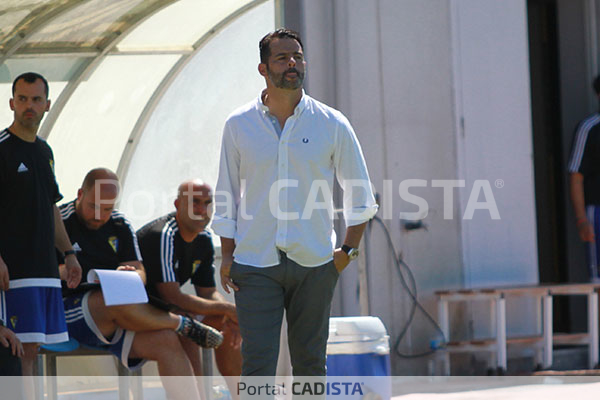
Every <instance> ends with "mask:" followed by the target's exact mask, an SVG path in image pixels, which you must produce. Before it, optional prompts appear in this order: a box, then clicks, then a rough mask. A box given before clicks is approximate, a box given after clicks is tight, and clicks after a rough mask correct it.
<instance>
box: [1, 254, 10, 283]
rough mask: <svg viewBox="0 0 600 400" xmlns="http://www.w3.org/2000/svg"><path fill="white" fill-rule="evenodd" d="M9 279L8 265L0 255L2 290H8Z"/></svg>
mask: <svg viewBox="0 0 600 400" xmlns="http://www.w3.org/2000/svg"><path fill="white" fill-rule="evenodd" d="M9 281H10V279H9V276H8V267H7V266H6V264H5V263H4V260H3V259H2V258H1V257H0V290H8V283H9Z"/></svg>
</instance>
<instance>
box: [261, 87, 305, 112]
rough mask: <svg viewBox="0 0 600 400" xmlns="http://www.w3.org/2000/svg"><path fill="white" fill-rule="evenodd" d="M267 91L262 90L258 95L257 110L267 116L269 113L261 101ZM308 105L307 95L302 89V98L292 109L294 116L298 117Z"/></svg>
mask: <svg viewBox="0 0 600 400" xmlns="http://www.w3.org/2000/svg"><path fill="white" fill-rule="evenodd" d="M266 90H267V89H264V90H262V91H261V92H260V94H259V95H258V100H257V101H258V109H259V110H261V111H262V112H263V113H265V114H267V113H269V107H267V106H266V105H265V104H264V103H263V101H262V98H263V95H264V93H265V92H266ZM307 104H308V95H307V94H306V93H305V92H304V89H302V97H301V98H300V101H299V102H298V105H297V106H296V108H295V109H294V115H295V116H297V115H300V113H302V111H304V109H305V108H306V106H307Z"/></svg>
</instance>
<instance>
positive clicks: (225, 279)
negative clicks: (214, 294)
mask: <svg viewBox="0 0 600 400" xmlns="http://www.w3.org/2000/svg"><path fill="white" fill-rule="evenodd" d="M232 264H233V257H229V256H223V260H222V262H221V270H220V273H221V286H223V290H225V291H226V292H227V293H231V292H230V291H229V288H232V289H233V290H235V291H236V292H237V291H238V290H240V288H238V287H237V286H236V285H235V283H233V280H231V278H230V277H229V271H230V270H231V265H232Z"/></svg>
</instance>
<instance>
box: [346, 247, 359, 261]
mask: <svg viewBox="0 0 600 400" xmlns="http://www.w3.org/2000/svg"><path fill="white" fill-rule="evenodd" d="M358 254H359V251H358V249H350V251H349V252H348V257H349V258H350V261H352V260H354V259H355V258H357V257H358Z"/></svg>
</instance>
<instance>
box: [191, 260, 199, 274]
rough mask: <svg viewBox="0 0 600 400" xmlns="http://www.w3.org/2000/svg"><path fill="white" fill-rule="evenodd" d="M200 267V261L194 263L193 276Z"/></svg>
mask: <svg viewBox="0 0 600 400" xmlns="http://www.w3.org/2000/svg"><path fill="white" fill-rule="evenodd" d="M199 266H200V260H195V261H194V262H193V263H192V274H195V273H196V270H197V269H198V267H199Z"/></svg>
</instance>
